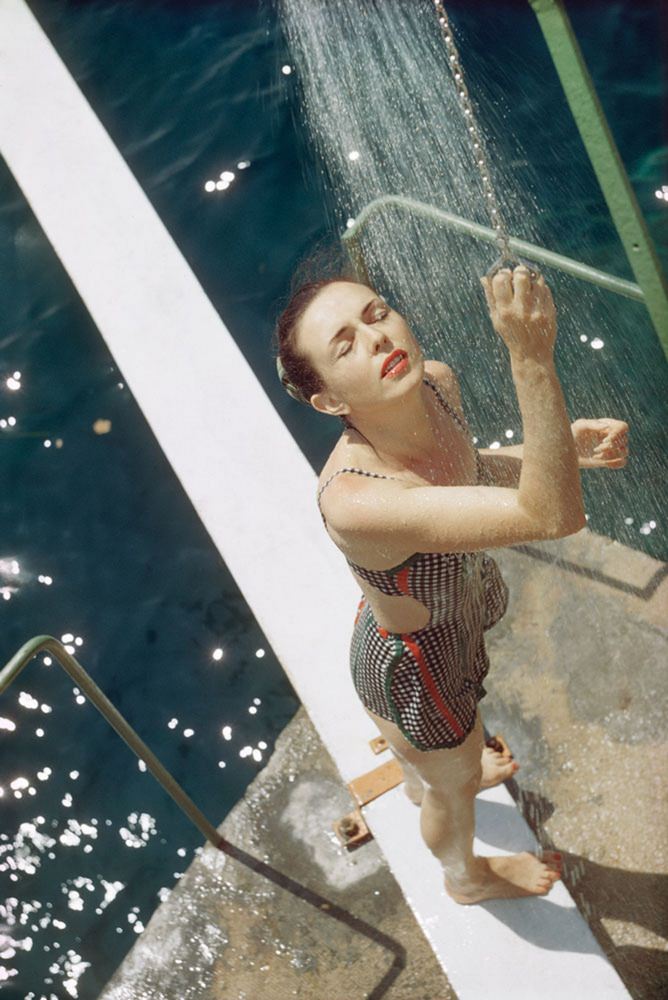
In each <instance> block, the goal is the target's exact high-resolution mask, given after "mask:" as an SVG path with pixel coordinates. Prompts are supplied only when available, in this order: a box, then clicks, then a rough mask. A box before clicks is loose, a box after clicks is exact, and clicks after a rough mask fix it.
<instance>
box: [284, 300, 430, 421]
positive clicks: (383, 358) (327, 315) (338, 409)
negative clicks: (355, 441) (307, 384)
mask: <svg viewBox="0 0 668 1000" xmlns="http://www.w3.org/2000/svg"><path fill="white" fill-rule="evenodd" d="M296 347H297V350H298V351H300V352H301V353H302V354H304V355H305V356H306V357H308V359H309V360H310V361H311V364H312V365H313V366H314V368H315V369H316V371H317V372H318V374H319V375H320V377H321V379H322V380H323V382H324V384H325V389H324V391H323V392H322V393H317V394H316V395H315V396H313V397H312V399H311V402H312V403H313V405H314V406H315V407H316V409H319V410H323V411H324V412H327V413H335V414H337V415H344V414H347V413H350V412H351V411H355V410H359V411H362V410H371V409H375V408H377V407H379V406H383V405H385V404H387V403H389V402H392V401H395V400H399V399H400V398H402V397H403V396H404V394H405V393H406V392H407V391H408V390H409V389H412V388H414V386H415V385H416V384H421V382H422V376H423V373H424V359H423V356H422V351H421V350H420V347H419V344H418V342H417V341H416V339H415V337H414V336H413V334H412V333H411V330H410V328H409V326H408V324H407V323H406V321H405V320H404V318H403V317H402V316H400V315H399V313H398V312H395V310H394V309H391V308H390V307H389V306H388V305H387V303H386V302H385V301H384V300H383V299H382V298H381V297H380V296H379V295H378V294H377V293H376V292H374V290H373V289H372V288H369V287H368V286H367V285H360V284H357V283H355V282H352V281H336V282H333V283H332V284H331V285H326V286H325V287H324V288H323V289H322V291H321V292H319V293H318V295H317V296H316V297H315V299H314V300H313V301H312V302H311V303H310V305H309V306H308V307H307V309H306V310H305V312H304V314H303V316H302V318H301V320H300V321H299V324H298V327H297V332H296Z"/></svg>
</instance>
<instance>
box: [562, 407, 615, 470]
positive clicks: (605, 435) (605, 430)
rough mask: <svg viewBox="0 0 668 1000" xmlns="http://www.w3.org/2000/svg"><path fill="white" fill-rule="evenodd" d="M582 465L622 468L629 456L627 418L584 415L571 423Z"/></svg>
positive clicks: (593, 467)
mask: <svg viewBox="0 0 668 1000" xmlns="http://www.w3.org/2000/svg"><path fill="white" fill-rule="evenodd" d="M571 431H572V432H573V439H574V441H575V450H576V451H577V455H578V464H579V466H580V468H585V469H621V468H623V467H624V466H625V465H626V462H627V460H628V457H629V447H628V434H629V425H628V424H627V423H625V422H624V421H623V420H614V419H613V418H612V417H601V418H599V419H598V420H594V419H591V420H590V419H588V418H587V417H581V418H580V419H579V420H575V421H574V422H573V423H572V424H571Z"/></svg>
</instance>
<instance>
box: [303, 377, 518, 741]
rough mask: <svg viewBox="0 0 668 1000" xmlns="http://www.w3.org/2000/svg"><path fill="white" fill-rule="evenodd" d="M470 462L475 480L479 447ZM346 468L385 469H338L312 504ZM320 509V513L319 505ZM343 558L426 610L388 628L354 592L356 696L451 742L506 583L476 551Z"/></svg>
mask: <svg viewBox="0 0 668 1000" xmlns="http://www.w3.org/2000/svg"><path fill="white" fill-rule="evenodd" d="M423 381H424V383H425V384H426V385H428V386H429V387H430V388H431V389H432V390H433V391H434V392H435V394H436V396H437V398H438V400H439V402H440V403H441V405H442V406H443V408H444V409H445V411H446V412H447V413H448V414H449V415H450V416H451V417H453V418H454V420H456V422H457V424H458V426H459V427H460V429H461V430H462V431H463V432H464V433H465V434H466V435H467V436H468V437H469V438H470V431H469V430H468V427H467V426H466V424H465V423H464V422H463V421H462V420H461V418H460V416H459V414H458V413H456V411H455V410H454V409H453V408H452V407H451V406H450V404H449V403H448V402H447V400H446V399H445V397H444V396H443V394H442V393H441V391H440V390H439V388H438V386H437V385H435V383H433V382H432V381H431V380H430V379H429V378H426V377H425V378H424V380H423ZM471 443H472V442H471ZM472 447H474V446H473V443H472ZM476 462H477V470H478V476H477V482H478V483H479V484H480V483H482V482H483V480H484V467H483V464H482V460H481V458H480V455H479V453H478V451H477V449H476ZM344 472H350V473H356V474H358V475H362V476H372V477H374V478H378V479H391V478H393V477H392V476H383V475H381V474H380V473H377V472H368V471H366V470H365V469H357V468H352V467H345V468H342V469H338V470H337V471H336V472H335V473H333V475H331V476H330V477H329V479H328V480H327V481H326V482H325V483H324V484H323V486H322V487H321V488H320V490H319V491H318V495H317V500H318V506H320V497H321V496H322V494H323V492H324V490H325V489H326V488H327V487H328V486H329V484H330V482H331V481H332V479H334V477H335V476H338V475H341V474H342V473H344ZM320 513H321V515H322V518H323V522H325V517H324V515H323V514H322V510H321V511H320ZM325 524H326V522H325ZM346 561H347V562H348V564H349V565H350V567H351V569H353V570H354V571H355V573H356V574H358V576H360V577H361V579H363V580H365V581H366V582H367V583H369V584H371V585H372V586H373V587H375V588H376V589H377V590H379V591H380V592H381V593H383V594H390V595H394V596H397V597H400V596H402V595H404V596H407V597H413V598H415V599H416V600H417V601H420V602H421V603H422V604H424V605H425V607H426V608H427V609H428V610H429V614H430V619H429V622H428V623H427V625H425V626H424V627H423V628H419V629H417V630H415V631H413V632H402V633H399V632H389V631H388V630H387V629H384V628H382V627H381V626H380V625H379V624H378V622H377V621H376V619H375V618H374V616H373V614H372V612H371V608H370V607H369V604H368V603H367V601H366V599H365V598H364V597H363V598H362V600H361V601H360V604H359V607H358V611H357V616H356V618H355V624H354V628H353V635H352V641H351V646H350V669H351V673H352V678H353V684H354V685H355V690H356V691H357V693H358V695H359V697H360V699H361V701H362V704H363V705H365V706H366V707H367V708H368V709H370V710H371V711H372V712H375V713H376V715H379V716H381V718H383V719H388V720H389V721H390V722H394V723H396V725H398V726H399V728H400V729H401V731H402V733H403V734H404V736H405V737H406V739H407V740H408V741H409V743H411V744H412V745H413V746H415V747H417V749H419V750H438V749H443V748H444V747H456V746H459V745H460V744H461V743H463V742H464V740H465V739H466V737H467V736H468V735H469V733H470V732H471V731H472V729H473V727H474V725H475V721H476V710H477V704H478V701H479V700H480V699H481V698H483V697H484V696H485V693H486V692H485V689H484V687H483V685H482V681H483V679H484V677H485V676H486V674H487V672H488V670H489V657H488V655H487V651H486V649H485V642H484V632H485V631H486V630H487V629H489V628H491V627H492V625H495V624H496V622H498V621H499V619H500V618H501V617H502V616H503V615H504V614H505V611H506V608H507V606H508V587H507V586H506V583H505V581H504V580H503V577H502V576H501V573H500V571H499V567H498V565H497V564H496V562H495V561H494V559H492V557H491V556H490V555H488V553H487V552H484V551H477V552H416V553H415V554H414V555H412V556H410V557H409V558H408V559H405V560H404V561H403V562H402V563H400V565H398V566H394V567H393V568H392V569H384V570H378V569H375V570H371V569H366V568H365V567H364V566H358V565H357V564H356V563H353V562H351V561H350V559H347V560H346Z"/></svg>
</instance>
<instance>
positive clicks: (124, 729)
mask: <svg viewBox="0 0 668 1000" xmlns="http://www.w3.org/2000/svg"><path fill="white" fill-rule="evenodd" d="M43 649H44V650H48V651H49V652H50V653H51V654H52V655H53V656H54V657H55V658H56V660H57V662H58V663H59V665H60V666H61V667H62V668H63V670H64V671H65V672H66V673H68V674H69V675H70V677H71V678H72V679H73V680H74V681H76V683H77V686H78V687H80V688H81V690H82V691H83V693H84V694H85V695H86V697H87V698H88V700H89V701H91V702H92V703H93V705H95V708H96V709H97V710H98V712H100V713H101V714H102V715H103V716H104V718H105V719H106V720H107V722H108V723H109V725H110V726H113V728H114V729H115V730H116V732H117V733H118V735H119V736H120V737H121V739H123V740H125V742H126V743H127V745H128V746H129V747H130V749H131V750H132V751H133V752H134V753H135V754H136V755H137V757H139V758H140V759H141V760H143V761H144V763H145V764H146V766H147V768H148V769H149V771H150V772H151V774H152V775H153V777H154V778H155V779H156V780H157V781H159V782H160V784H161V785H162V787H163V788H164V789H165V791H166V792H168V794H169V795H171V797H172V798H173V799H174V801H175V802H176V804H177V806H178V807H179V809H181V810H182V811H183V812H184V813H185V814H186V816H187V817H188V819H189V820H191V822H193V823H194V824H195V826H196V827H197V828H198V830H200V831H201V832H202V833H203V834H204V836H205V837H206V839H207V840H208V841H210V842H211V843H212V844H213V845H214V847H217V848H219V849H220V850H222V849H224V846H225V841H224V839H223V837H221V835H220V834H219V833H218V831H217V830H216V828H215V826H214V825H213V824H212V823H210V822H209V821H208V819H207V818H206V816H205V815H204V813H202V812H201V811H200V810H199V809H198V808H197V806H196V805H195V803H194V802H193V800H192V799H191V798H189V796H188V795H186V793H185V792H184V791H183V789H182V788H181V786H180V785H179V783H178V782H177V781H176V779H175V778H173V777H172V775H171V774H170V773H169V771H168V770H167V769H166V768H165V767H163V766H162V764H161V763H160V761H159V760H158V758H157V757H156V756H155V754H154V753H153V752H152V751H151V750H149V748H148V747H147V746H146V744H145V743H144V741H143V740H141V739H140V738H139V736H138V735H137V733H136V732H135V731H134V729H133V728H132V726H130V725H129V723H127V722H126V721H125V719H124V718H123V716H122V715H121V713H120V712H119V711H118V709H117V708H116V707H115V706H114V705H113V704H112V703H111V702H110V701H109V699H108V698H107V696H106V694H104V692H103V691H101V690H100V689H99V687H98V686H97V684H95V682H94V681H93V680H91V678H90V677H89V675H88V674H87V673H86V671H85V670H84V668H83V667H82V666H81V664H80V663H78V662H77V661H76V660H75V658H74V657H73V656H72V655H71V654H70V653H68V652H67V650H66V649H65V647H64V646H63V644H62V643H61V642H59V641H58V640H57V639H54V638H53V636H50V635H36V636H35V637H34V638H33V639H29V640H28V642H26V643H25V644H24V645H23V646H21V648H20V649H19V651H18V652H17V653H16V654H15V655H14V656H13V657H12V658H11V660H10V661H9V662H8V663H7V664H6V666H4V667H3V669H2V670H1V671H0V694H2V693H3V691H5V690H6V689H7V688H8V687H9V685H10V684H11V683H12V681H13V680H15V679H16V677H18V675H19V674H20V673H21V671H22V670H23V669H24V667H26V666H27V665H28V663H29V662H30V660H32V658H33V656H36V655H37V653H39V652H41V651H42V650H43Z"/></svg>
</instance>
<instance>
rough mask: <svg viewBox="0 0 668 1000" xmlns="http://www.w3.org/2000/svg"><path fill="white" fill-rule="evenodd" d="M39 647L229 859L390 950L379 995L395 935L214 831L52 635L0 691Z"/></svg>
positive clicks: (25, 649) (0, 682)
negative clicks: (67, 675)
mask: <svg viewBox="0 0 668 1000" xmlns="http://www.w3.org/2000/svg"><path fill="white" fill-rule="evenodd" d="M43 649H45V650H48V651H49V652H50V653H51V654H52V655H53V656H54V657H55V659H56V661H57V662H58V664H59V665H60V666H61V667H62V668H63V670H65V672H66V673H68V674H69V675H70V677H71V678H72V679H73V680H75V681H76V683H77V685H78V686H79V688H80V689H81V690H82V691H83V693H84V694H85V695H86V697H87V698H88V700H89V701H91V702H92V703H93V705H94V706H95V708H97V710H98V711H99V712H100V713H101V714H102V715H103V716H104V718H105V719H106V720H107V722H108V723H109V725H110V726H112V727H113V728H114V729H115V730H116V732H117V733H118V735H119V736H120V737H121V738H122V739H123V740H124V741H125V742H126V743H127V745H128V746H129V747H130V749H131V750H132V751H133V752H134V753H135V754H136V755H137V757H139V759H140V760H143V761H144V762H145V764H146V766H147V768H148V770H149V771H150V772H151V774H152V775H153V777H154V778H156V780H157V781H158V782H159V783H160V784H161V785H162V787H163V788H164V789H165V791H166V792H168V793H169V795H171V797H172V798H173V799H174V801H175V802H176V804H177V806H178V807H179V809H181V811H182V812H184V813H185V815H186V816H187V817H188V819H189V820H190V821H191V822H192V823H194V824H195V826H196V827H197V829H198V830H200V832H201V833H203V834H204V836H205V837H206V839H207V840H208V841H209V842H210V843H211V844H213V846H214V847H216V848H217V849H218V850H219V851H223V852H224V853H225V854H227V855H228V856H229V857H231V858H234V860H235V861H239V862H240V863H241V864H243V865H245V866H246V867H247V868H250V869H251V870H252V871H254V872H256V873H257V874H258V875H261V876H262V877H263V878H266V879H268V880H269V881H270V882H273V883H274V885H277V886H279V887H280V888H281V889H285V890H287V892H290V893H292V895H293V896H297V897H298V898H299V899H301V900H303V901H304V902H305V903H308V904H309V905H310V906H313V907H314V908H315V909H317V910H318V911H319V912H320V913H322V914H323V915H324V916H326V917H331V918H332V919H333V920H337V921H338V922H339V923H341V924H345V925H346V926H347V927H349V928H350V929H351V930H353V931H355V932H356V933H358V934H362V935H363V936H364V937H366V938H368V939H369V940H370V941H373V942H374V943H375V944H377V945H380V947H381V948H385V950H386V951H388V952H389V953H390V954H391V955H392V962H391V964H390V966H389V968H388V969H387V971H386V972H385V973H384V974H383V975H382V977H381V978H380V980H379V981H378V982H377V983H376V985H375V987H374V988H373V989H372V990H371V991H370V992H369V993H368V994H367V997H368V1000H381V997H383V996H384V995H385V993H386V992H387V990H388V989H389V988H390V986H391V985H392V983H393V982H394V981H395V979H396V978H397V976H399V974H400V973H401V971H402V969H404V968H405V966H406V949H405V948H404V946H403V945H402V944H401V942H400V941H396V940H395V939H394V938H392V937H390V935H389V934H385V933H384V932H383V931H381V930H379V929H378V928H377V927H373V926H372V925H371V924H368V923H367V922H366V920H362V919H361V918H360V917H356V916H355V915H354V914H353V913H350V912H349V911H348V910H346V909H344V907H342V906H339V905H338V903H335V902H333V900H331V899H327V897H326V896H321V895H320V893H318V892H314V890H313V889H309V888H308V886H305V885H302V884H301V883H300V882H297V881H296V880H295V879H293V878H291V877H290V876H289V875H286V874H284V872H281V871H278V870H277V869H276V868H273V867H272V866H271V865H270V864H268V863H267V862H266V861H261V860H260V858H256V857H254V856H253V855H252V854H249V853H248V852H247V851H244V849H243V848H242V847H238V846H237V845H236V844H233V843H231V842H230V841H229V840H226V839H225V837H223V836H222V835H221V834H220V833H218V831H217V830H216V828H215V826H214V825H213V824H212V823H210V822H209V820H208V819H207V818H206V816H205V815H204V813H202V812H201V811H200V810H199V809H198V808H197V806H196V805H195V803H194V802H193V800H192V799H191V798H190V797H189V796H188V795H186V793H185V792H184V791H183V789H182V788H181V786H180V785H179V783H178V782H177V781H176V779H175V778H173V777H172V775H171V774H170V773H169V771H168V770H167V769H166V768H165V767H163V765H162V764H161V763H160V761H159V760H158V758H157V757H156V756H155V754H154V753H153V752H152V751H151V750H149V748H148V747H147V746H146V744H145V743H144V741H143V740H142V739H140V738H139V736H138V735H137V733H136V732H135V731H134V729H133V728H132V726H130V724H129V723H128V722H126V721H125V719H124V718H123V716H122V715H121V713H120V712H119V711H118V709H117V708H116V707H115V706H114V705H113V704H112V703H111V702H110V701H109V699H108V698H107V696H106V695H105V694H104V692H103V691H101V690H100V688H99V687H98V686H97V684H95V682H94V681H93V680H92V679H91V678H90V677H89V675H88V674H87V673H86V671H85V670H84V668H83V667H82V666H81V664H80V663H78V662H77V660H76V659H75V658H74V657H73V656H72V655H71V653H69V652H68V651H67V649H65V647H64V646H63V644H62V643H61V642H59V641H58V639H54V637H53V636H51V635H37V636H34V638H32V639H29V640H28V642H26V643H25V644H24V645H23V646H21V648H20V649H19V650H18V652H17V653H16V654H15V655H14V656H13V657H12V658H11V660H9V662H8V663H7V664H6V665H5V666H4V667H3V668H2V670H0V695H1V694H3V692H4V691H6V690H7V688H8V687H9V686H10V684H11V683H12V682H13V681H14V680H15V679H16V678H17V677H18V675H19V674H20V673H21V671H22V670H23V669H24V667H26V666H27V665H28V663H29V662H30V660H31V659H32V658H33V657H34V656H35V655H36V654H37V653H39V652H40V651H41V650H43Z"/></svg>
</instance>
